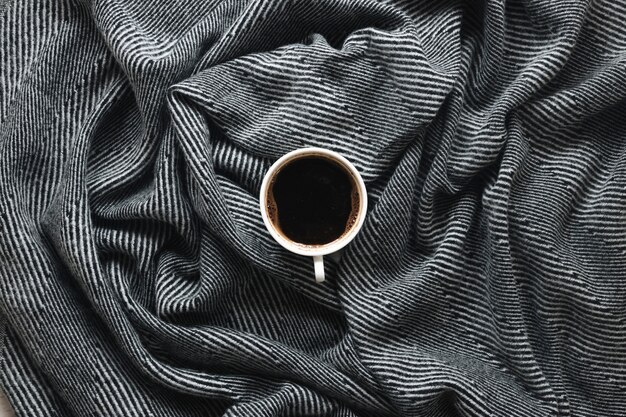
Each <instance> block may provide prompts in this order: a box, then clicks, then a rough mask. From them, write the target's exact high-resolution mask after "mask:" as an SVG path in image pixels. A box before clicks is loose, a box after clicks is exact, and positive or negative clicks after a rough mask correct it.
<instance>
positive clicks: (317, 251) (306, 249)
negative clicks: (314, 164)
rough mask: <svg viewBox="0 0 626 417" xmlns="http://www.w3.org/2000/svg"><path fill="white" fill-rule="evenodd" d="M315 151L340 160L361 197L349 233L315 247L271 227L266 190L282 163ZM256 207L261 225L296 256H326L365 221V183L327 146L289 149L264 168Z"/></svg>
mask: <svg viewBox="0 0 626 417" xmlns="http://www.w3.org/2000/svg"><path fill="white" fill-rule="evenodd" d="M319 154H321V155H324V156H327V157H329V158H331V159H333V160H336V161H338V162H340V163H341V164H342V165H343V166H344V167H346V168H347V169H348V171H350V173H351V174H352V176H353V177H354V179H355V182H356V184H357V187H358V188H359V193H360V196H361V198H360V199H359V200H360V207H359V215H358V217H357V221H356V224H355V225H354V226H353V227H352V230H350V232H349V233H347V234H345V235H344V236H342V237H340V238H339V239H337V240H334V241H332V242H330V243H327V244H324V245H315V246H313V245H310V246H309V245H304V244H298V243H296V242H293V241H291V240H288V239H286V238H285V237H283V236H282V235H281V234H280V233H278V231H277V230H276V229H275V228H274V225H273V224H272V222H271V221H270V219H269V216H268V214H267V189H268V187H269V184H270V179H271V178H273V176H274V174H275V173H276V171H278V170H279V169H280V168H281V167H282V166H283V165H285V163H286V162H288V161H289V160H291V159H293V158H295V157H297V156H303V155H319ZM259 208H260V210H261V216H262V217H263V223H264V224H265V227H266V228H267V230H268V231H269V232H270V234H271V235H272V237H273V238H274V240H276V241H277V242H278V243H279V244H280V245H281V246H282V247H284V248H285V249H287V250H289V251H291V252H293V253H296V254H298V255H305V256H322V255H329V254H331V253H334V252H337V251H338V250H340V249H342V248H344V247H345V246H346V245H347V244H348V243H350V242H351V241H352V240H353V239H354V238H355V237H356V235H357V233H358V232H359V231H360V230H361V227H362V226H363V222H364V221H365V214H366V213H367V190H366V188H365V182H364V181H363V177H361V174H360V173H359V171H358V170H357V169H356V167H355V166H354V165H353V164H352V163H351V162H350V161H348V159H346V158H345V157H344V156H343V155H341V154H339V153H337V152H335V151H331V150H330V149H324V148H318V147H306V148H299V149H296V150H293V151H291V152H287V153H286V154H284V155H283V156H281V157H280V158H278V159H277V160H276V161H275V162H274V163H273V164H272V165H271V166H270V168H269V169H268V170H267V172H266V173H265V176H264V177H263V182H262V183H261V190H260V192H259Z"/></svg>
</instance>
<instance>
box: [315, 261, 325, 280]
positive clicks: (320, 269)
mask: <svg viewBox="0 0 626 417" xmlns="http://www.w3.org/2000/svg"><path fill="white" fill-rule="evenodd" d="M313 266H314V267H315V282H324V280H325V279H326V277H325V275H324V257H323V256H314V257H313Z"/></svg>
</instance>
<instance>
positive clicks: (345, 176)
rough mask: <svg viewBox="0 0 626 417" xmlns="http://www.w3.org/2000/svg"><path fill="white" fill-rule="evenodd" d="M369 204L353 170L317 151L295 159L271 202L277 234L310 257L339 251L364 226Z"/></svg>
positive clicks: (285, 166) (279, 172) (272, 184)
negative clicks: (362, 219)
mask: <svg viewBox="0 0 626 417" xmlns="http://www.w3.org/2000/svg"><path fill="white" fill-rule="evenodd" d="M352 169H354V168H352ZM363 198H365V197H364V196H363V195H362V193H361V188H360V187H359V180H358V179H357V178H355V175H354V174H353V172H352V171H351V169H350V167H349V166H347V165H345V164H344V163H343V162H342V161H340V160H338V159H336V158H335V157H332V156H329V155H327V154H322V153H316V152H314V151H312V152H310V153H302V154H300V155H296V156H294V157H292V158H289V159H287V160H286V161H284V162H283V163H282V164H281V165H280V166H279V167H278V168H277V169H276V171H275V172H274V173H273V175H272V176H271V177H270V178H269V185H268V186H267V190H266V196H265V201H266V210H267V217H268V219H269V222H270V224H271V227H272V228H273V229H274V231H275V232H276V233H277V234H278V235H280V237H281V238H282V239H284V240H285V241H286V242H288V243H290V244H291V245H296V246H298V247H300V248H301V249H302V250H305V251H306V250H307V249H311V250H315V249H322V248H325V247H331V246H334V244H335V243H336V242H339V241H341V240H342V239H343V238H345V237H347V236H350V235H351V234H352V233H351V232H353V231H354V230H355V229H356V228H357V225H358V224H359V223H360V222H359V220H360V217H361V215H362V214H363V213H362V208H363V204H362V203H363V202H362V199H363Z"/></svg>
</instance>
